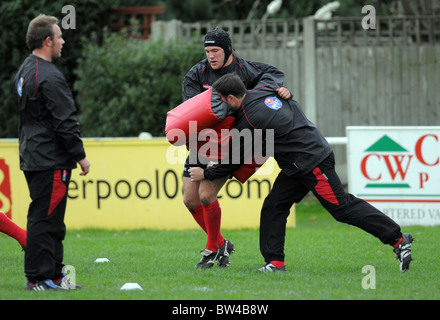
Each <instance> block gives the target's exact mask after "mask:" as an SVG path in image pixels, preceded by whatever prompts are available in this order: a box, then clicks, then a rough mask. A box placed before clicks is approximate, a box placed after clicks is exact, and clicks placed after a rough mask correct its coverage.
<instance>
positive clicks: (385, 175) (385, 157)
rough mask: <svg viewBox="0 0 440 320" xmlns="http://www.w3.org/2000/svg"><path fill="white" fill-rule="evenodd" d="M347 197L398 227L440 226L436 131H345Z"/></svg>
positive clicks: (438, 134) (439, 137) (439, 150)
mask: <svg viewBox="0 0 440 320" xmlns="http://www.w3.org/2000/svg"><path fill="white" fill-rule="evenodd" d="M347 138H348V145H347V157H348V159H347V164H348V186H349V192H350V193H352V194H353V195H355V196H357V197H359V198H362V199H364V200H366V201H368V202H369V203H371V204H372V205H373V206H375V207H376V208H378V209H379V210H381V211H382V212H384V213H385V214H386V215H388V216H389V217H391V218H392V219H393V220H394V221H396V222H397V223H399V224H400V225H402V226H405V225H425V226H429V225H431V226H432V225H439V224H440V127H347Z"/></svg>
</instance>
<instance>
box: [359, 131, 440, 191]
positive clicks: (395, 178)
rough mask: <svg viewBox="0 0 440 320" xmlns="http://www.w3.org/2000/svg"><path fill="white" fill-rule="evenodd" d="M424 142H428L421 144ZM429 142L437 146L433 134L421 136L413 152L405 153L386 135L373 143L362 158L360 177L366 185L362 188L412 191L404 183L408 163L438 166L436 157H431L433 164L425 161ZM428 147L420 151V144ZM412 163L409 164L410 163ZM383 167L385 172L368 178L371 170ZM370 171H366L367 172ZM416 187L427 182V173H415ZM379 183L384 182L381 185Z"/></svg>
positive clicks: (401, 147) (436, 139)
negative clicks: (381, 163)
mask: <svg viewBox="0 0 440 320" xmlns="http://www.w3.org/2000/svg"><path fill="white" fill-rule="evenodd" d="M428 138H429V139H430V140H432V141H425V140H428ZM433 142H436V143H438V142H439V137H438V136H437V135H434V134H425V135H423V136H421V137H420V138H419V139H418V140H417V142H416V145H415V147H414V152H413V153H412V152H411V151H410V150H407V149H405V148H404V147H403V146H401V145H400V144H398V143H397V142H395V141H394V140H392V139H391V138H390V137H388V136H387V135H384V136H383V137H382V138H381V139H379V140H378V141H377V142H375V143H374V144H373V145H372V146H371V147H369V148H368V149H367V150H366V153H367V154H366V155H365V157H364V158H363V159H362V162H361V172H362V175H363V176H364V177H365V178H366V179H367V180H369V181H371V182H369V183H368V184H367V185H366V186H365V187H366V188H410V189H411V188H412V187H411V186H410V184H409V183H408V181H407V180H408V179H407V174H408V171H409V168H410V165H411V161H412V160H413V159H414V161H418V162H419V164H420V165H422V166H427V167H433V166H437V165H438V164H439V162H440V157H438V156H436V155H434V158H433V160H427V159H426V155H424V154H423V152H426V151H430V150H433V149H435V148H431V147H434V145H432V143H433ZM425 143H426V144H429V145H430V148H423V145H424V144H425ZM414 161H413V163H414ZM378 162H383V164H384V165H385V169H386V172H385V173H384V172H378V173H376V176H371V172H368V171H369V170H371V168H373V169H372V170H375V169H376V170H377V168H380V167H381V166H380V163H378ZM367 168H370V169H367ZM417 174H418V180H419V183H418V186H413V187H418V188H420V189H424V188H425V183H427V182H428V181H429V178H430V177H429V173H428V172H426V170H425V171H422V172H418V173H417ZM381 181H386V182H385V183H381Z"/></svg>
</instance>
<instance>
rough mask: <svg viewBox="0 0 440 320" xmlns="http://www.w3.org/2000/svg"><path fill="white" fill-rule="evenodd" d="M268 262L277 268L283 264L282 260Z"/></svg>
mask: <svg viewBox="0 0 440 320" xmlns="http://www.w3.org/2000/svg"><path fill="white" fill-rule="evenodd" d="M270 263H271V264H273V265H274V266H275V267H277V268H280V267H282V266H284V261H277V260H273V261H271V262H270Z"/></svg>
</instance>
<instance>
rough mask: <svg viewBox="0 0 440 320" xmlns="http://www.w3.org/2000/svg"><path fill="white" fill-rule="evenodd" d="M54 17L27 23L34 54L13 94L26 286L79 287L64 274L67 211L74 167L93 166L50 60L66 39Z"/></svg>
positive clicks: (86, 168) (60, 77)
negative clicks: (24, 186)
mask: <svg viewBox="0 0 440 320" xmlns="http://www.w3.org/2000/svg"><path fill="white" fill-rule="evenodd" d="M57 23H58V20H57V18H55V17H49V16H45V15H40V16H38V17H37V18H35V19H34V20H32V21H31V23H30V24H29V28H28V32H27V37H26V42H27V45H28V47H29V49H30V50H31V51H32V54H31V55H30V56H29V57H27V58H26V60H25V61H24V62H23V64H22V66H21V67H20V69H19V70H18V72H17V74H16V76H15V80H14V88H13V94H14V97H15V100H16V102H17V110H18V122H19V124H18V125H19V154H20V169H21V170H23V172H24V175H25V178H26V181H27V183H28V187H29V193H30V197H31V200H32V202H31V204H30V206H29V211H28V221H27V239H26V247H25V263H24V264H25V265H24V267H25V274H26V277H27V279H28V281H27V284H26V289H28V290H35V291H44V290H60V289H61V288H63V289H75V288H78V286H76V285H75V284H72V283H70V282H69V281H68V279H67V278H66V277H65V276H64V275H63V273H62V269H63V267H64V265H63V251H64V249H63V244H62V241H63V240H64V237H65V233H66V227H65V225H64V214H65V209H66V201H67V191H68V188H69V181H70V176H71V170H72V169H74V168H76V166H77V163H78V164H79V165H80V166H81V169H82V173H81V175H86V174H87V173H88V172H89V167H90V163H89V162H88V160H87V159H86V154H85V152H84V147H83V143H82V140H81V138H80V130H79V123H78V119H77V115H76V107H75V105H74V101H73V97H72V93H71V91H70V89H69V87H68V85H67V83H66V79H65V78H64V76H63V75H62V73H61V72H60V71H59V70H58V69H57V68H56V67H55V65H53V64H52V59H55V58H59V57H60V56H61V49H62V46H63V44H64V40H63V38H62V36H61V29H60V28H59V27H58V25H57Z"/></svg>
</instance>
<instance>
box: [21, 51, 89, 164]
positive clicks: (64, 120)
mask: <svg viewBox="0 0 440 320" xmlns="http://www.w3.org/2000/svg"><path fill="white" fill-rule="evenodd" d="M13 94H14V96H15V100H16V102H17V108H18V122H19V150H20V169H21V170H23V171H42V170H60V169H66V170H68V169H73V168H76V163H77V162H78V161H80V160H82V159H84V158H85V156H86V155H85V152H84V147H83V143H82V140H81V137H80V129H79V123H78V119H77V111H76V107H75V104H74V100H73V97H72V92H71V90H70V89H69V87H68V85H67V82H66V79H65V77H64V76H63V74H62V73H61V72H60V71H59V70H58V69H57V68H56V67H55V65H53V64H52V63H51V62H49V61H46V60H44V59H42V58H39V57H37V56H35V55H32V54H31V55H30V56H29V57H28V58H26V60H25V61H24V62H23V64H22V66H21V67H20V69H19V70H18V72H17V74H16V76H15V79H14V87H13Z"/></svg>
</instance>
